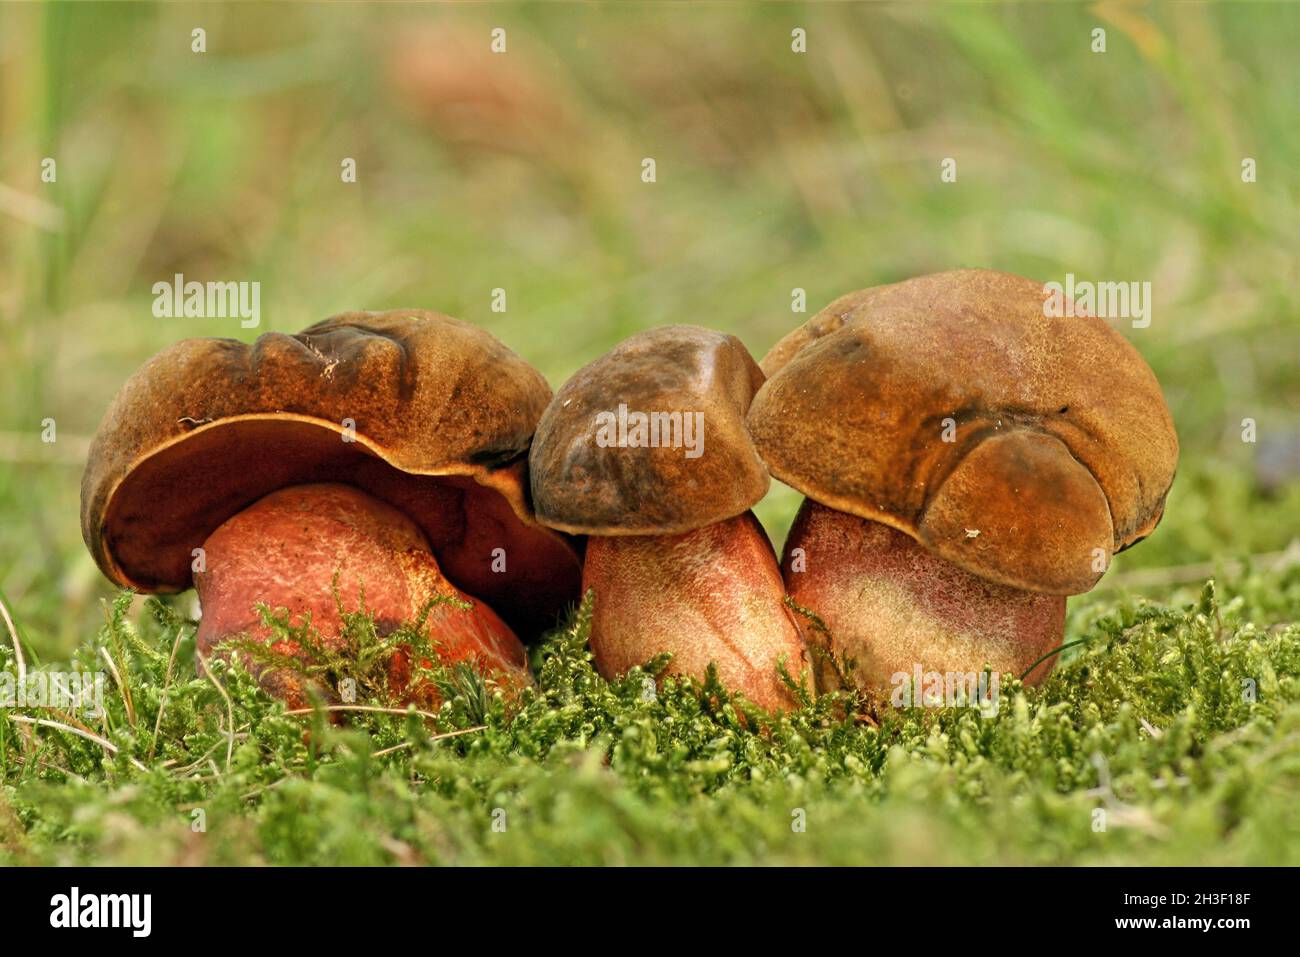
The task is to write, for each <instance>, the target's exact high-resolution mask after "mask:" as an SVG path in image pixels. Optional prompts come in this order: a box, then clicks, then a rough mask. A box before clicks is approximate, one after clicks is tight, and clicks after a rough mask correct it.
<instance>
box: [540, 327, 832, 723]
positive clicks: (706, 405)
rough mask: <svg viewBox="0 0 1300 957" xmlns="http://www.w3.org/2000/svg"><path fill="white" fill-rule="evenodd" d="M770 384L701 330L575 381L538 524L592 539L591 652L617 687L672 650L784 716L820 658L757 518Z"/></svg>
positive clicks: (685, 667) (662, 333) (635, 347)
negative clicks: (632, 671)
mask: <svg viewBox="0 0 1300 957" xmlns="http://www.w3.org/2000/svg"><path fill="white" fill-rule="evenodd" d="M762 382H763V373H762V372H761V371H760V369H759V368H758V365H757V364H756V363H755V362H754V360H753V358H752V357H751V356H750V354H749V352H748V351H747V350H746V349H745V347H744V346H743V345H742V344H741V342H740V340H738V339H736V338H735V337H734V336H728V335H723V334H721V333H717V332H712V331H710V330H707V329H702V328H699V327H697V326H667V327H664V328H660V329H654V330H651V331H649V332H643V333H639V334H637V335H634V336H632V337H631V338H629V339H626V340H624V341H623V342H622V343H620V344H619V345H618V346H616V347H615V348H614V349H613V350H611V351H610V352H608V353H607V354H605V355H604V356H602V357H601V358H599V359H597V360H596V361H595V362H593V363H591V364H590V365H588V366H586V367H585V368H583V369H581V370H580V371H579V372H577V373H576V374H575V375H574V376H573V377H572V378H571V379H570V380H569V381H568V382H566V383H565V384H564V385H563V386H562V387H561V388H560V390H559V391H558V392H557V393H556V395H555V398H554V399H553V400H552V401H551V404H550V405H549V406H548V407H547V409H546V412H545V413H543V415H542V418H541V421H540V422H539V423H538V426H537V435H536V436H535V438H534V440H533V448H532V452H531V453H530V456H529V469H530V473H531V481H532V492H533V503H534V507H535V509H536V511H537V517H538V519H539V520H540V521H541V522H543V523H544V524H546V525H549V526H550V527H552V528H556V529H560V530H563V531H566V532H570V533H573V534H581V535H587V536H589V538H588V539H587V549H586V556H585V559H584V562H583V588H584V590H590V591H591V592H592V593H593V595H594V599H593V602H594V604H593V609H592V622H591V650H592V653H593V656H594V658H595V662H596V667H597V668H598V670H599V671H600V673H601V674H603V675H605V676H606V677H612V676H614V675H618V674H622V673H624V672H626V671H627V670H628V669H629V668H631V667H633V666H634V665H640V664H644V663H645V662H646V661H647V660H649V659H651V658H653V657H655V656H656V655H659V654H661V653H663V652H671V653H672V656H673V657H672V661H671V663H670V665H669V669H668V672H669V673H671V674H679V675H690V676H693V677H696V678H699V677H701V676H702V675H703V674H704V672H705V670H706V668H707V667H708V665H709V664H710V662H715V663H716V664H717V668H718V675H719V678H720V680H721V681H722V682H723V684H724V685H726V686H727V687H729V688H731V689H733V690H739V691H743V692H744V693H745V695H746V696H747V697H748V698H749V699H750V700H752V701H754V702H755V703H757V704H758V705H760V706H762V707H764V708H766V709H768V710H772V709H775V708H777V707H789V706H791V705H793V704H794V703H795V699H794V696H793V695H792V694H791V693H790V690H789V688H788V687H786V685H785V684H784V683H783V682H782V681H781V678H780V675H779V673H778V670H777V664H778V661H779V660H782V659H784V660H785V662H786V667H787V669H788V671H789V673H790V674H791V676H793V677H795V678H796V679H798V676H799V675H800V672H801V671H802V670H803V669H804V667H805V666H806V665H807V649H806V647H805V646H804V644H803V641H802V638H801V636H800V634H799V630H798V626H797V624H796V622H795V620H794V616H793V614H792V613H791V612H790V610H789V609H788V608H787V607H786V606H785V601H784V599H785V594H784V588H783V586H782V584H781V575H780V571H779V569H778V568H777V564H776V553H775V551H774V550H773V548H772V544H771V542H770V541H768V539H767V536H766V534H765V533H764V531H763V529H762V526H761V525H759V523H758V521H757V520H756V519H755V518H754V516H753V513H752V512H750V507H751V506H752V505H753V504H754V503H755V502H757V501H758V500H759V499H760V498H762V497H763V494H764V492H766V490H767V486H768V477H767V472H766V470H765V469H764V467H763V463H762V461H761V460H760V459H759V457H758V455H757V454H756V453H755V451H754V448H753V446H752V445H751V444H750V441H749V436H748V435H747V433H746V432H745V425H744V417H745V411H746V410H747V409H748V408H749V403H750V400H751V399H752V398H753V395H754V392H755V391H756V390H757V389H758V387H759V386H760V385H761V384H762Z"/></svg>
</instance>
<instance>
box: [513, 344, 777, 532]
mask: <svg viewBox="0 0 1300 957" xmlns="http://www.w3.org/2000/svg"><path fill="white" fill-rule="evenodd" d="M762 382H763V373H762V371H761V370H760V369H759V367H758V365H757V363H755V362H754V359H753V357H751V356H750V354H749V351H748V350H747V349H746V348H745V346H744V345H743V344H742V343H741V342H740V340H739V339H737V338H736V337H735V336H729V335H724V334H722V333H720V332H714V331H712V330H709V329H702V328H700V327H698V326H664V327H662V328H659V329H652V330H649V331H648V332H642V333H638V334H637V335H634V336H632V337H630V338H628V339H626V340H624V341H623V342H621V343H620V344H619V345H617V346H615V347H614V348H613V349H612V350H611V351H609V352H608V353H606V354H605V355H603V356H601V357H600V358H599V359H597V360H596V361H595V362H592V363H591V364H590V365H588V366H586V367H584V368H582V369H580V370H579V371H578V372H577V373H576V374H575V375H574V376H573V378H571V379H570V380H569V381H568V382H566V383H565V384H564V385H563V386H562V387H561V388H560V390H559V391H558V392H557V393H556V394H555V398H554V399H553V400H552V401H551V404H550V405H549V406H548V407H547V409H546V412H545V413H544V414H543V416H542V420H541V422H540V423H538V426H537V435H536V437H535V438H534V440H533V448H532V452H531V454H530V457H529V471H530V473H531V479H532V492H533V506H534V508H535V509H536V512H537V517H538V519H540V520H541V521H542V522H544V523H545V524H547V525H549V526H551V527H552V528H558V529H562V530H564V531H567V532H573V533H579V534H587V535H647V534H670V533H681V532H687V531H691V530H693V529H696V528H701V527H703V526H705V525H709V524H712V523H713V522H718V521H722V520H723V519H727V518H732V517H734V516H736V515H739V514H741V513H742V512H744V511H746V510H747V509H748V508H749V507H750V506H751V505H753V504H754V503H755V502H757V501H758V500H759V499H760V498H762V497H763V493H764V492H766V491H767V485H768V477H767V470H766V469H765V468H764V467H763V463H762V460H761V459H759V457H758V455H757V454H756V453H755V451H754V447H753V445H752V444H751V443H750V440H749V435H748V434H747V432H746V430H745V413H746V411H747V410H748V409H749V404H750V401H751V400H752V399H753V397H754V393H755V392H756V391H757V390H758V388H759V386H760V385H762Z"/></svg>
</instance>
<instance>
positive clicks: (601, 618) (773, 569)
mask: <svg viewBox="0 0 1300 957" xmlns="http://www.w3.org/2000/svg"><path fill="white" fill-rule="evenodd" d="M582 581H583V589H584V591H585V590H587V589H591V590H592V591H593V592H594V593H595V600H594V606H593V609H592V622H591V650H592V653H593V655H594V656H595V659H596V667H597V669H598V670H599V671H600V673H601V674H602V675H604V676H605V677H607V678H608V677H613V676H615V675H619V674H623V673H624V672H626V671H627V670H628V669H629V668H632V667H633V666H635V665H641V664H644V663H645V662H646V661H647V660H648V659H650V658H652V657H654V656H655V655H658V654H661V653H663V652H671V653H672V655H673V658H672V662H671V663H670V664H669V667H668V673H669V674H677V675H690V676H693V677H695V678H700V677H702V676H703V675H704V672H705V669H706V668H707V667H708V665H709V663H710V662H716V663H717V666H718V675H719V677H720V679H721V681H722V684H723V685H724V686H726V687H727V688H730V689H735V690H739V691H743V692H744V693H745V694H746V695H747V696H748V697H749V699H750V700H752V701H754V702H755V703H757V704H758V705H760V706H762V707H764V708H767V709H769V710H771V709H774V708H777V707H783V708H790V707H793V706H795V705H796V704H797V702H796V700H795V697H794V695H793V694H791V692H790V690H789V688H787V687H786V686H785V684H784V683H783V682H782V681H781V679H780V675H779V674H778V673H777V662H778V660H779V659H780V658H781V657H782V656H784V658H785V664H786V668H787V670H788V671H789V673H790V675H791V676H793V677H794V678H795V679H796V680H798V679H799V675H800V673H801V672H802V671H805V670H806V669H807V667H808V664H809V662H808V651H807V648H806V647H805V645H804V643H803V639H802V638H801V636H800V634H799V629H798V627H797V625H796V624H795V621H794V617H793V615H792V614H791V612H790V610H789V609H788V608H787V607H786V606H785V602H784V597H785V592H784V588H783V587H782V584H781V575H780V571H779V570H778V569H777V566H776V554H775V552H774V551H773V549H772V545H771V543H770V542H769V541H768V539H767V535H766V534H765V533H764V531H763V528H762V526H761V525H759V523H758V520H757V519H756V518H754V515H753V513H752V512H746V513H745V514H743V515H739V516H737V517H735V518H731V519H728V520H726V521H723V522H717V523H715V524H712V525H706V526H705V527H703V528H700V529H696V530H695V531H691V532H687V533H685V534H682V535H628V536H615V537H595V536H593V537H592V538H590V539H588V542H587V556H586V561H585V564H584V567H583V580H582Z"/></svg>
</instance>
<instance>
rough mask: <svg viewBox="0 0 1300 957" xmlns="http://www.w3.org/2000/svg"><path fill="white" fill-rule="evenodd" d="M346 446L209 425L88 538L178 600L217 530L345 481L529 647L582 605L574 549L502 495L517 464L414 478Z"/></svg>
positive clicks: (283, 427) (157, 454)
mask: <svg viewBox="0 0 1300 957" xmlns="http://www.w3.org/2000/svg"><path fill="white" fill-rule="evenodd" d="M349 438H350V436H349V435H348V434H347V433H344V434H342V435H341V434H340V430H339V428H338V427H337V426H334V425H333V424H331V423H324V422H318V421H314V420H308V419H304V418H302V417H296V418H295V417H292V416H278V417H277V416H265V417H261V416H258V417H247V418H243V419H239V420H233V421H226V422H220V423H214V424H210V425H205V426H203V427H201V428H199V429H197V430H196V431H194V432H193V433H191V434H189V435H187V436H185V437H183V438H181V439H179V440H177V441H175V442H173V443H172V444H170V445H167V446H165V447H163V448H161V449H158V450H156V451H154V452H153V453H151V454H150V455H149V456H148V457H146V458H144V459H143V460H141V461H140V462H137V463H135V464H134V466H133V467H132V468H131V469H130V470H129V472H128V473H127V475H126V477H125V478H124V479H123V480H122V481H121V483H120V484H118V485H117V486H116V487H115V488H114V489H112V490H111V493H110V494H109V495H108V499H107V502H106V504H105V506H104V510H103V519H102V521H101V522H99V523H98V524H97V525H96V526H93V527H92V529H91V531H90V532H89V533H88V539H87V540H88V542H89V543H90V544H91V550H92V553H94V554H95V555H96V558H97V560H99V561H100V564H101V567H103V568H104V570H105V572H106V573H108V574H109V576H110V577H111V578H113V579H114V580H116V581H118V582H120V583H122V584H125V585H129V586H130V587H135V588H139V589H141V590H143V591H161V592H166V591H180V590H183V589H185V588H187V587H189V585H190V577H191V572H190V565H191V562H192V560H193V555H192V553H193V550H194V549H195V548H197V547H199V546H200V545H202V544H203V542H204V540H205V539H206V538H207V537H208V536H209V535H211V534H212V533H213V531H214V530H215V529H216V528H217V527H218V526H219V525H220V524H221V523H222V522H224V521H227V520H228V519H229V518H230V517H231V516H233V515H235V514H237V513H238V512H240V511H241V510H242V509H245V508H248V507H249V506H251V505H252V504H253V503H255V502H257V501H259V500H260V499H262V498H263V496H266V495H267V494H269V493H271V492H274V491H275V490H277V489H282V488H288V487H292V486H296V485H311V484H316V483H328V482H339V483H344V484H347V485H351V486H355V487H356V488H358V489H362V490H364V491H365V492H367V493H368V494H369V495H370V496H372V497H373V498H376V499H379V500H380V501H382V502H384V503H386V504H388V505H390V506H392V507H394V508H396V509H397V510H399V511H400V512H401V513H402V514H404V515H406V516H408V517H409V518H410V519H411V520H412V521H414V523H415V524H416V525H417V526H418V528H419V530H420V531H421V532H422V533H423V537H424V538H425V539H426V540H427V543H428V546H429V547H431V548H432V550H433V554H434V555H435V556H436V557H437V561H438V564H439V566H440V567H441V569H442V571H443V572H445V573H446V575H447V576H448V577H449V578H450V579H451V580H452V581H454V582H455V583H456V585H457V586H459V587H461V588H463V589H465V590H466V591H468V592H469V593H471V594H474V595H478V596H479V597H481V598H483V599H484V600H485V601H487V602H488V603H489V604H491V605H492V607H493V608H494V609H495V610H496V611H497V613H498V614H500V615H501V617H502V618H503V619H505V620H506V622H508V623H509V625H510V626H511V628H512V629H514V630H515V631H516V632H517V633H519V634H520V635H522V636H524V637H525V638H531V637H532V636H535V635H537V634H540V633H541V632H543V631H544V630H545V629H547V628H549V627H551V626H552V625H554V624H555V622H556V620H557V617H558V615H559V614H560V613H562V612H563V611H564V609H565V608H566V607H568V606H569V605H570V604H571V603H572V602H574V601H575V600H576V599H577V597H578V585H579V581H580V575H581V572H580V562H579V560H578V557H577V555H576V553H575V552H574V549H573V548H572V546H571V545H570V544H569V543H568V542H567V541H566V540H565V539H564V538H563V537H562V536H561V535H559V534H557V533H555V532H553V531H551V530H549V529H545V528H542V527H540V526H538V525H536V524H532V523H530V522H527V521H525V520H523V519H521V518H520V517H519V515H518V514H517V512H516V509H515V505H514V503H512V501H511V500H510V499H508V498H507V496H506V494H503V491H502V490H504V491H505V492H511V491H513V486H514V484H515V483H516V481H519V482H521V481H522V479H519V478H518V477H517V476H515V475H514V474H513V473H512V472H511V468H517V469H522V467H523V464H522V462H520V463H518V464H517V465H515V466H512V467H510V468H502V469H497V470H489V469H486V468H485V469H481V470H478V472H474V470H473V469H469V468H464V469H462V470H461V471H464V472H467V473H474V474H439V475H427V474H412V473H411V472H408V471H405V470H403V469H402V468H399V467H398V466H397V465H394V464H390V463H389V462H388V461H386V460H385V459H384V458H382V457H381V454H380V453H381V450H376V449H372V448H370V447H369V446H368V445H367V444H366V442H365V441H364V437H363V436H361V435H360V434H358V436H357V439H356V440H355V441H348V439H349ZM447 471H448V472H453V473H454V472H455V471H456V470H455V469H454V468H452V467H448V469H447ZM518 495H519V496H522V488H521V489H520V491H519V492H518ZM521 501H522V499H521Z"/></svg>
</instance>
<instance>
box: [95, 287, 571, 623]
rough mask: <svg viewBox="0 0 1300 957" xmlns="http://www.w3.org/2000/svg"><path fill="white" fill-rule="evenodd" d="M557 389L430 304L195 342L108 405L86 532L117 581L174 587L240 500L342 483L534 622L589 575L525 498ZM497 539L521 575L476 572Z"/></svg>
mask: <svg viewBox="0 0 1300 957" xmlns="http://www.w3.org/2000/svg"><path fill="white" fill-rule="evenodd" d="M550 394H551V391H550V387H549V386H548V385H547V383H546V380H545V378H544V377H543V376H542V375H541V373H539V372H538V371H537V370H535V369H533V368H532V367H531V366H530V365H528V363H526V362H525V361H524V360H523V359H521V358H520V357H519V356H517V355H516V354H515V353H513V352H512V351H510V350H509V349H507V348H506V347H505V346H504V345H503V344H502V343H501V342H500V341H498V340H497V339H496V338H495V337H493V336H492V335H491V334H490V333H487V332H485V331H484V330H482V329H479V328H477V327H475V326H471V325H469V324H467V323H464V322H460V321H458V320H456V319H451V318H449V317H447V316H443V315H439V314H437V313H432V312H424V311H421V310H399V311H394V312H385V313H364V312H362V313H348V314H344V315H340V316H335V317H333V318H331V319H327V320H325V321H323V322H320V323H317V324H316V325H313V326H312V327H310V328H309V329H306V330H304V331H303V332H301V333H299V334H297V335H292V336H290V335H284V334H281V333H267V334H266V335H263V336H261V337H260V338H259V339H258V340H257V341H256V342H254V343H252V344H251V345H250V344H246V343H242V342H238V341H235V340H231V339H187V340H184V341H181V342H178V343H176V344H175V345H173V346H171V347H169V348H167V349H165V350H163V351H162V352H160V353H159V354H158V355H156V356H154V357H153V358H152V359H151V360H149V361H148V362H147V363H146V364H145V365H144V366H143V367H142V368H140V369H139V370H138V371H137V372H136V373H135V374H134V375H133V376H132V377H131V378H130V379H129V380H128V381H127V383H126V384H125V385H124V386H123V388H122V390H121V391H120V392H119V393H118V395H117V397H116V398H115V399H114V401H113V403H112V405H111V406H110V407H109V409H108V412H107V413H106V414H105V416H104V419H103V422H102V423H101V424H100V427H99V430H98V432H97V433H96V435H95V439H94V442H93V443H92V445H91V450H90V454H89V458H88V461H87V466H86V472H85V475H84V476H83V479H82V494H81V524H82V533H83V536H84V538H85V540H86V544H87V546H88V547H89V548H90V551H91V554H92V555H93V556H94V557H95V560H96V562H97V563H98V564H99V567H100V568H101V569H102V570H103V571H104V573H105V574H106V575H107V576H108V577H109V578H111V579H113V580H114V581H116V582H117V583H119V584H121V585H125V586H130V587H135V588H139V589H141V590H144V591H177V590H181V589H185V588H188V587H189V585H190V581H191V577H192V570H191V562H192V550H193V549H194V548H196V547H198V546H200V545H202V543H203V541H204V540H205V539H206V538H207V536H208V535H209V534H210V533H211V532H212V531H213V530H214V529H215V528H216V527H217V526H218V525H220V524H221V523H222V522H223V521H225V520H226V519H227V518H229V517H230V516H232V515H234V514H235V513H236V512H238V511H240V510H242V509H243V508H245V507H247V506H248V505H250V504H252V503H253V502H254V501H257V500H258V499H259V498H261V497H262V496H264V495H266V494H267V493H269V492H271V491H274V490H276V489H278V488H283V487H285V486H289V485H295V484H303V483H310V482H321V481H337V482H345V483H350V484H353V485H356V486H358V487H360V488H363V489H366V490H367V491H370V492H371V493H372V494H375V495H377V496H379V497H380V498H382V499H384V500H385V501H388V502H389V503H390V504H393V505H395V506H396V507H398V508H401V509H403V510H404V511H406V512H407V513H408V514H410V515H412V517H414V518H416V520H417V521H418V522H419V523H420V524H421V526H422V527H423V528H424V530H425V531H426V533H427V534H428V535H429V539H430V542H431V544H432V545H433V547H434V550H435V553H437V554H438V557H439V560H440V561H443V562H445V563H448V567H447V568H446V571H447V573H448V575H449V577H452V578H453V580H455V579H456V575H457V567H458V566H464V568H463V569H462V570H463V571H464V572H465V575H462V576H461V578H462V580H461V581H457V584H458V585H460V587H462V588H465V590H467V591H469V592H471V593H474V594H477V595H478V597H481V598H484V599H485V600H489V601H490V600H491V599H492V594H493V593H494V592H504V593H505V594H506V596H507V598H508V600H509V601H512V602H515V603H516V604H518V605H519V606H520V614H521V615H522V616H523V617H525V618H526V617H527V616H528V614H531V612H529V611H528V610H527V609H528V608H532V607H534V606H536V605H538V604H539V603H540V604H547V603H549V602H551V601H552V600H557V599H556V596H557V595H558V594H561V593H563V594H566V595H567V594H568V593H570V592H574V591H576V588H577V583H578V575H579V571H578V567H577V560H576V558H575V557H574V555H573V553H572V549H571V548H570V547H569V545H568V544H567V543H565V542H563V541H562V540H561V539H560V538H559V537H558V536H556V535H554V534H553V533H552V532H550V531H549V530H547V529H544V528H542V527H540V526H539V525H537V524H536V522H535V521H534V519H533V517H532V514H531V511H530V509H529V507H528V504H527V501H526V494H525V493H526V483H527V477H526V476H527V472H526V459H525V457H524V456H525V453H526V452H527V450H528V446H529V441H530V439H531V437H532V433H533V428H534V426H535V425H536V423H537V420H538V418H539V417H540V415H541V414H542V410H543V409H545V407H546V404H547V402H548V401H549V399H550ZM428 477H438V478H437V480H436V481H434V480H432V479H430V478H428ZM498 544H499V545H501V546H502V547H508V551H509V552H510V554H509V557H508V564H509V567H510V568H511V572H510V573H509V574H507V575H496V576H495V577H494V576H492V575H490V574H481V573H479V572H478V571H477V569H478V566H479V564H480V557H479V556H478V554H477V553H478V551H480V550H484V549H486V551H485V554H487V552H490V551H491V549H492V547H495V545H498ZM484 563H486V559H484ZM548 566H549V567H548ZM466 576H468V578H469V580H468V581H467V580H465V578H466ZM539 590H540V591H539ZM542 592H549V593H550V594H549V595H543V594H541V593H542ZM498 611H500V612H501V613H502V615H503V616H505V617H509V613H510V609H509V608H507V609H504V610H503V609H500V608H498ZM516 620H519V618H518V617H516ZM513 623H514V622H512V624H513Z"/></svg>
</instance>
